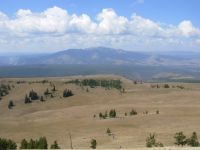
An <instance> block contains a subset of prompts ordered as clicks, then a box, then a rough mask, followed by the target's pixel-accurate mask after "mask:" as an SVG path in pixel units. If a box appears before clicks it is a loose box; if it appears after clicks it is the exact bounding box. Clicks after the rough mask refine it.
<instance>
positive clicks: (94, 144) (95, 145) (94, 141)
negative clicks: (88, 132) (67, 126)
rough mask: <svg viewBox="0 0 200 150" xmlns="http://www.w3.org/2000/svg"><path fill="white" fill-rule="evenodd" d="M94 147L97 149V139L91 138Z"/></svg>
mask: <svg viewBox="0 0 200 150" xmlns="http://www.w3.org/2000/svg"><path fill="white" fill-rule="evenodd" d="M90 147H91V148H92V149H96V147H97V141H96V140H95V139H92V140H91V146H90Z"/></svg>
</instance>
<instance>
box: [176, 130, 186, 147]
mask: <svg viewBox="0 0 200 150" xmlns="http://www.w3.org/2000/svg"><path fill="white" fill-rule="evenodd" d="M174 138H175V140H176V142H175V144H176V145H181V146H183V145H185V144H187V140H186V136H185V135H184V134H183V132H178V133H176V134H175V135H174Z"/></svg>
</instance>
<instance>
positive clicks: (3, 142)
mask: <svg viewBox="0 0 200 150" xmlns="http://www.w3.org/2000/svg"><path fill="white" fill-rule="evenodd" d="M0 149H1V150H9V149H13V150H15V149H17V144H16V143H15V142H14V141H12V140H10V139H4V138H0Z"/></svg>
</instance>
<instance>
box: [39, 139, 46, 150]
mask: <svg viewBox="0 0 200 150" xmlns="http://www.w3.org/2000/svg"><path fill="white" fill-rule="evenodd" d="M37 145H38V146H37V148H38V149H48V144H47V139H46V137H40V139H39V140H38V142H37Z"/></svg>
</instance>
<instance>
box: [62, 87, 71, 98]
mask: <svg viewBox="0 0 200 150" xmlns="http://www.w3.org/2000/svg"><path fill="white" fill-rule="evenodd" d="M73 95H74V94H73V93H72V91H71V90H68V89H65V90H64V91H63V97H70V96H73Z"/></svg>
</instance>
